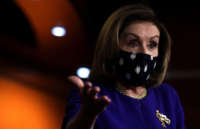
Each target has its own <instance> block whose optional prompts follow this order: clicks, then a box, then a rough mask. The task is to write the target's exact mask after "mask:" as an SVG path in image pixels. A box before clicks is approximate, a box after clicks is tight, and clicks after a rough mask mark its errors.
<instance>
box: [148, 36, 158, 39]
mask: <svg viewBox="0 0 200 129" xmlns="http://www.w3.org/2000/svg"><path fill="white" fill-rule="evenodd" d="M154 38H158V39H159V38H160V36H159V35H154V36H152V37H151V38H150V39H154Z"/></svg>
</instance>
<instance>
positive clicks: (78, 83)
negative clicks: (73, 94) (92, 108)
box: [67, 76, 84, 89]
mask: <svg viewBox="0 0 200 129" xmlns="http://www.w3.org/2000/svg"><path fill="white" fill-rule="evenodd" d="M67 79H68V81H69V82H70V83H71V84H72V85H76V86H77V87H78V88H79V89H82V88H83V87H84V82H83V80H81V79H80V78H79V77H77V76H69V77H67Z"/></svg>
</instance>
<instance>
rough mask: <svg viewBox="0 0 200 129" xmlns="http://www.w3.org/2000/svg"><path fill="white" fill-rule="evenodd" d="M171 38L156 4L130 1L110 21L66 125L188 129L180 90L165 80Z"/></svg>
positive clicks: (76, 128)
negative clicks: (132, 2)
mask: <svg viewBox="0 0 200 129" xmlns="http://www.w3.org/2000/svg"><path fill="white" fill-rule="evenodd" d="M170 52H171V39H170V36H169V34H168V32H167V30H166V29H165V27H164V26H163V25H162V24H161V23H160V22H159V21H158V20H157V19H156V16H155V14H154V12H153V11H152V9H150V8H148V7H146V6H143V5H128V6H125V7H122V8H120V9H118V10H117V11H116V12H114V13H113V14H112V15H111V16H110V17H109V18H108V20H107V21H106V22H105V24H104V26H103V28H102V30H101V32H100V35H99V38H98V40H97V46H96V50H95V56H94V60H93V66H92V70H91V74H90V78H89V81H86V82H84V81H82V80H81V79H80V78H78V77H76V76H70V77H69V78H68V79H69V81H70V82H72V83H73V84H74V85H76V86H77V87H78V88H73V90H72V91H71V93H70V95H69V99H68V101H67V110H66V116H65V118H64V121H63V129H145V128H148V129H163V128H169V129H185V126H184V113H183V108H182V106H181V103H180V100H179V97H178V95H177V93H176V91H175V90H174V89H173V88H172V87H171V86H170V85H168V84H162V82H163V80H164V78H165V74H166V71H167V67H168V62H169V59H170Z"/></svg>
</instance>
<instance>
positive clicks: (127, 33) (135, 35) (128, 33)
mask: <svg viewBox="0 0 200 129" xmlns="http://www.w3.org/2000/svg"><path fill="white" fill-rule="evenodd" d="M125 35H126V36H128V35H132V36H134V37H136V38H138V39H139V38H140V37H139V36H138V35H137V34H135V33H130V32H125Z"/></svg>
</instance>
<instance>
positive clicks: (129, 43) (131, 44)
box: [128, 39, 139, 47]
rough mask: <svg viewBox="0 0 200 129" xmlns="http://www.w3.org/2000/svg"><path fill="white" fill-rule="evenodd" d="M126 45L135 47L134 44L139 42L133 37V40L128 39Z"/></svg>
mask: <svg viewBox="0 0 200 129" xmlns="http://www.w3.org/2000/svg"><path fill="white" fill-rule="evenodd" d="M128 45H130V46H133V47H136V46H138V45H139V43H138V40H136V39H133V40H129V41H128Z"/></svg>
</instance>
